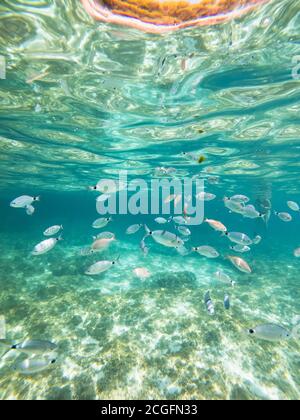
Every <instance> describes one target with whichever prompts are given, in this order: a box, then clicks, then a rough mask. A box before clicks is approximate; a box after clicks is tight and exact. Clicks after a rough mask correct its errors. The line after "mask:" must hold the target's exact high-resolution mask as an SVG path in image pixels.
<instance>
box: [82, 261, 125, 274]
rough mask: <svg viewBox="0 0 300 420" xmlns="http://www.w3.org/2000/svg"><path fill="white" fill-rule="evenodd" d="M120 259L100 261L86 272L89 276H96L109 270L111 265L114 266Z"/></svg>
mask: <svg viewBox="0 0 300 420" xmlns="http://www.w3.org/2000/svg"><path fill="white" fill-rule="evenodd" d="M117 261H118V259H117V260H115V261H107V260H104V261H98V262H96V263H95V264H93V265H91V266H90V267H89V268H88V269H87V270H86V272H85V274H86V275H88V276H96V275H98V274H101V273H104V272H105V271H107V270H109V269H110V268H111V267H113V266H114V265H115V264H116V262H117Z"/></svg>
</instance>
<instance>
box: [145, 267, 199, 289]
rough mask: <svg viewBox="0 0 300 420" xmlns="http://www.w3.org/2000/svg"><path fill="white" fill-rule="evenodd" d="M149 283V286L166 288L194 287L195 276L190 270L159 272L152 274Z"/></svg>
mask: <svg viewBox="0 0 300 420" xmlns="http://www.w3.org/2000/svg"><path fill="white" fill-rule="evenodd" d="M150 284H151V287H158V288H166V289H178V288H182V287H189V288H195V284H196V276H195V274H194V273H192V272H190V271H180V272H179V273H173V272H167V273H161V274H156V275H155V276H153V277H152V279H151V281H150Z"/></svg>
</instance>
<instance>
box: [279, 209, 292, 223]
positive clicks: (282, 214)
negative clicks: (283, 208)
mask: <svg viewBox="0 0 300 420" xmlns="http://www.w3.org/2000/svg"><path fill="white" fill-rule="evenodd" d="M275 215H276V216H278V217H279V219H280V220H282V221H283V222H291V221H292V220H293V218H292V216H291V215H290V214H289V213H285V212H277V211H275Z"/></svg>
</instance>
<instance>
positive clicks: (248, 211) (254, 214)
mask: <svg viewBox="0 0 300 420" xmlns="http://www.w3.org/2000/svg"><path fill="white" fill-rule="evenodd" d="M242 215H243V216H244V217H247V218H249V219H258V218H259V217H263V216H264V215H263V214H262V213H260V212H259V211H257V210H256V208H255V207H254V206H252V204H249V205H247V206H245V207H244V208H243V212H242Z"/></svg>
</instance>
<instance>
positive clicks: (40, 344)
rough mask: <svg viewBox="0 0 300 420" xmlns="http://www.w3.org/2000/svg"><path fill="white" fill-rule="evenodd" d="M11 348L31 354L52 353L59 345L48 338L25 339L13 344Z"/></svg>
mask: <svg viewBox="0 0 300 420" xmlns="http://www.w3.org/2000/svg"><path fill="white" fill-rule="evenodd" d="M10 348H11V350H18V351H20V352H21V353H26V354H29V355H31V354H45V353H50V352H52V351H54V350H55V349H56V348H57V345H56V344H54V343H51V341H46V340H25V341H23V342H22V343H18V344H12V345H11V347H10Z"/></svg>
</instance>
